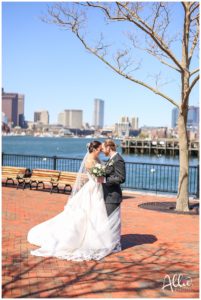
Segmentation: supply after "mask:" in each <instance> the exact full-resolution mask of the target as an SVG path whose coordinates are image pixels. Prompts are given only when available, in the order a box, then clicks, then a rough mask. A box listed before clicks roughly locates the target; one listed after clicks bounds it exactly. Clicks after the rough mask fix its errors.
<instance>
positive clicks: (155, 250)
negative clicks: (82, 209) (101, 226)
mask: <svg viewBox="0 0 201 300" xmlns="http://www.w3.org/2000/svg"><path fill="white" fill-rule="evenodd" d="M2 196H3V212H2V217H3V221H2V222H3V223H2V225H3V233H2V238H3V243H2V252H3V253H2V263H3V271H2V275H3V297H4V298H16V297H21V298H47V297H55V298H59V297H62V298H69V297H73V298H76V297H77V298H79V297H84V298H100V297H101V298H111V297H113V298H115V297H116V298H120V297H122V298H137V297H139V298H144V297H147V298H151V297H154V298H160V297H169V298H198V297H199V254H198V250H199V249H198V240H199V233H198V227H199V221H198V220H199V218H198V216H197V215H178V214H169V213H162V212H156V211H149V210H145V209H142V208H139V207H138V204H140V203H144V202H149V201H151V202H153V201H174V200H175V199H174V198H168V197H166V198H165V197H161V196H156V195H154V194H153V195H142V194H137V193H135V194H126V193H125V192H124V201H123V203H122V245H123V250H122V252H119V253H115V254H112V255H110V256H108V257H106V258H104V259H103V260H102V261H99V262H95V261H90V262H70V261H65V260H59V259H56V258H42V257H33V256H30V254H29V252H30V250H31V249H34V248H35V246H33V245H30V244H29V243H28V242H27V241H26V235H27V232H28V230H29V229H30V228H31V227H32V226H34V225H36V224H38V223H40V222H43V221H45V220H47V219H49V218H51V217H53V216H55V215H56V214H58V213H59V212H61V211H62V210H63V207H64V205H65V204H66V201H67V196H66V195H64V194H50V193H48V192H41V191H34V190H32V191H30V190H29V189H25V190H24V191H23V190H21V189H20V190H16V189H15V188H11V187H3V188H2ZM178 274H183V275H185V276H187V277H188V280H187V281H188V282H190V283H191V284H190V287H189V288H188V289H187V287H186V286H185V287H183V288H181V289H180V290H175V289H173V291H171V290H170V288H166V289H162V286H163V280H164V278H165V276H166V275H169V276H170V278H171V280H172V277H173V276H174V275H175V276H177V275H178ZM184 281H185V280H184ZM184 281H183V284H186V283H187V282H186V281H185V282H184Z"/></svg>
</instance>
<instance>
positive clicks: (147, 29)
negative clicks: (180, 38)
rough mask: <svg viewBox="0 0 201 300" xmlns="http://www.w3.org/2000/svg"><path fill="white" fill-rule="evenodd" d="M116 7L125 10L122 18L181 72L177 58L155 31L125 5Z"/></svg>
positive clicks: (120, 3)
mask: <svg viewBox="0 0 201 300" xmlns="http://www.w3.org/2000/svg"><path fill="white" fill-rule="evenodd" d="M116 4H117V5H118V7H122V8H124V9H125V10H126V12H127V14H125V13H124V12H123V11H122V13H123V14H124V16H126V17H127V19H128V20H129V21H130V22H131V23H134V24H135V25H136V26H137V27H138V28H140V29H141V30H142V31H143V32H145V33H146V34H147V35H149V37H150V38H151V39H152V40H153V41H154V42H155V43H156V44H157V46H158V47H159V48H160V49H161V50H162V51H163V52H165V53H166V54H167V55H168V57H169V58H170V59H171V60H172V61H173V62H174V63H175V64H176V65H177V67H178V68H179V69H180V70H181V71H182V70H183V67H182V65H181V64H180V62H179V61H178V60H177V58H176V57H175V56H174V54H173V53H172V52H171V50H170V49H169V47H168V45H167V44H166V43H165V42H164V40H162V38H161V37H160V36H159V35H157V33H156V32H155V31H153V29H152V28H151V27H150V26H149V25H148V24H147V23H146V22H145V21H144V20H142V19H141V18H140V17H139V15H137V14H136V13H135V12H133V11H131V10H130V9H129V8H128V6H126V4H124V3H123V2H116Z"/></svg>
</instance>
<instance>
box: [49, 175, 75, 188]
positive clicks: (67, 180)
mask: <svg viewBox="0 0 201 300" xmlns="http://www.w3.org/2000/svg"><path fill="white" fill-rule="evenodd" d="M76 177H77V173H75V172H60V175H59V179H58V180H57V181H56V180H52V181H51V184H52V188H51V191H50V192H51V193H52V191H53V190H55V189H56V190H57V192H59V187H60V186H63V187H64V193H65V192H66V191H68V192H71V191H72V186H73V184H74V183H75V180H76Z"/></svg>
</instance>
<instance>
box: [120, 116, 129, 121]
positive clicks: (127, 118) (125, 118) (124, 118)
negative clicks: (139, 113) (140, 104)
mask: <svg viewBox="0 0 201 300" xmlns="http://www.w3.org/2000/svg"><path fill="white" fill-rule="evenodd" d="M120 122H121V123H125V122H129V117H126V116H124V117H121V120H120Z"/></svg>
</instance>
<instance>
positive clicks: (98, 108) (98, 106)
mask: <svg viewBox="0 0 201 300" xmlns="http://www.w3.org/2000/svg"><path fill="white" fill-rule="evenodd" d="M93 119H94V120H93V126H94V127H95V128H96V129H98V128H103V126H104V101H103V100H101V99H94V115H93Z"/></svg>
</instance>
